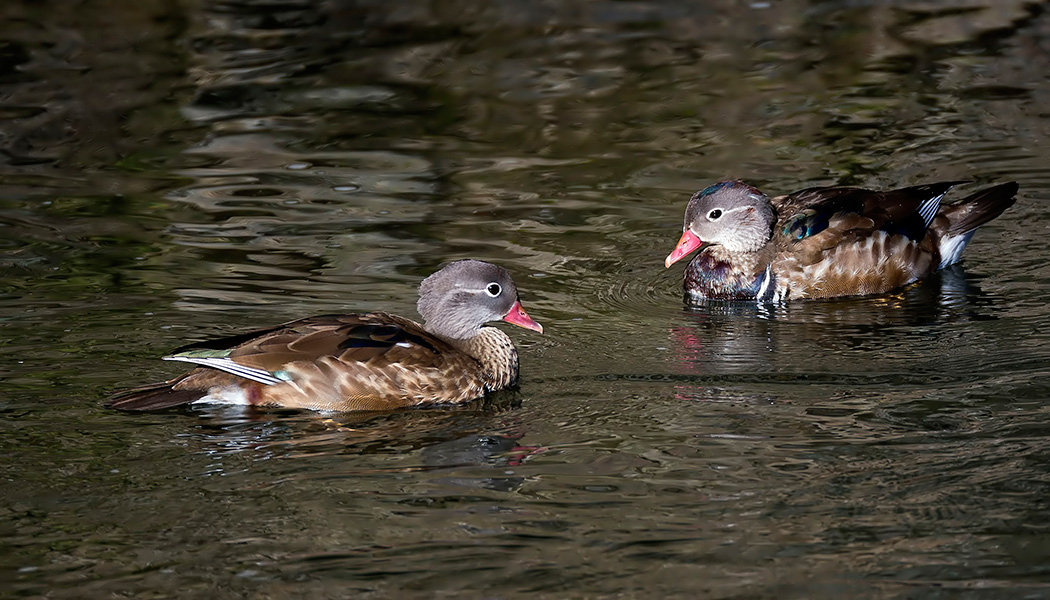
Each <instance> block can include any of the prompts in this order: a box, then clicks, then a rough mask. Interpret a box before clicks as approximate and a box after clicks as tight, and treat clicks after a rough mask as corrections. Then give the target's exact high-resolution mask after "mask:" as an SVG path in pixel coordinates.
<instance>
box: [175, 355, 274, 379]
mask: <svg viewBox="0 0 1050 600" xmlns="http://www.w3.org/2000/svg"><path fill="white" fill-rule="evenodd" d="M164 360H175V361H179V362H188V363H193V364H195V365H201V366H205V367H211V368H213V369H218V370H220V371H225V372H227V373H230V374H232V375H236V376H238V377H243V378H245V379H250V380H252V381H257V382H259V383H264V384H266V385H274V384H276V383H281V380H280V379H277V378H276V377H274V376H273V374H271V373H270V372H269V371H264V370H262V369H256V368H254V367H247V366H245V365H242V364H238V363H235V362H233V361H232V360H230V359H228V358H218V357H201V358H194V357H190V356H165V357H164Z"/></svg>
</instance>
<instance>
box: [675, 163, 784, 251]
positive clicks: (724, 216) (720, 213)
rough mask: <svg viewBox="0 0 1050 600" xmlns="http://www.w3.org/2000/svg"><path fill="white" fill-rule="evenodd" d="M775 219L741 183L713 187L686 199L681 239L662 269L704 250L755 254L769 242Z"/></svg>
mask: <svg viewBox="0 0 1050 600" xmlns="http://www.w3.org/2000/svg"><path fill="white" fill-rule="evenodd" d="M775 218H776V216H775V213H774V211H773V205H772V204H771V203H770V201H769V198H768V197H767V196H766V195H765V194H763V193H762V192H760V191H759V190H758V189H756V188H753V187H751V186H750V185H747V184H746V183H744V182H742V181H723V182H721V183H716V184H715V185H712V186H711V187H709V188H707V189H705V190H702V191H699V192H697V193H695V194H693V197H692V198H690V199H689V204H688V205H686V208H685V225H684V226H683V228H682V229H683V231H682V238H681V239H680V240H678V245H676V246H675V249H674V250H673V251H672V252H671V253H670V254H669V255H667V259H666V260H664V266H665V267H670V266H671V265H672V264H674V263H676V262H678V261H679V260H681V259H682V258H684V257H685V256H687V255H688V254H689V253H691V252H693V251H694V250H697V249H699V248H702V247H705V246H712V245H720V246H722V247H724V248H725V249H726V250H728V251H730V252H755V251H757V250H759V249H761V248H762V247H763V246H764V245H765V244H766V242H768V241H769V238H770V235H771V232H772V227H773V221H774V220H775Z"/></svg>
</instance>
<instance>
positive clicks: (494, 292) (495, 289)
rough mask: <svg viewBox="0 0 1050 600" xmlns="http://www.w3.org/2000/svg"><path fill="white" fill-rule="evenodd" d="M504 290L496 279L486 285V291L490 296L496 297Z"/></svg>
mask: <svg viewBox="0 0 1050 600" xmlns="http://www.w3.org/2000/svg"><path fill="white" fill-rule="evenodd" d="M502 291H503V288H501V287H500V286H499V284H498V283H496V282H495V281H493V282H492V283H490V284H488V285H487V286H486V287H485V293H486V294H488V295H489V296H492V297H493V298H495V297H496V296H499V295H500V293H501V292H502Z"/></svg>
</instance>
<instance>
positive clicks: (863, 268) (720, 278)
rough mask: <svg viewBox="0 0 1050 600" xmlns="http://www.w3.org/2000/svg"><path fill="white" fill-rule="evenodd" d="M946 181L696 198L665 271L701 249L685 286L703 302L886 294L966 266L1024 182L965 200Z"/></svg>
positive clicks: (720, 186) (708, 193)
mask: <svg viewBox="0 0 1050 600" xmlns="http://www.w3.org/2000/svg"><path fill="white" fill-rule="evenodd" d="M959 183H963V182H957V181H947V182H939V183H931V184H927V185H918V186H913V187H906V188H900V189H895V190H888V191H874V190H867V189H862V188H856V187H816V188H808V189H804V190H800V191H797V192H794V193H791V194H787V195H784V196H777V197H775V198H770V197H768V196H766V195H765V194H763V193H762V192H761V191H759V190H758V189H757V188H754V187H752V186H750V185H748V184H746V183H744V182H742V181H723V182H721V183H717V184H715V185H712V186H711V187H708V188H707V189H704V190H702V191H700V192H697V193H696V194H694V195H693V196H692V198H690V200H689V204H688V205H687V206H686V210H685V225H684V227H683V233H682V237H681V239H680V240H679V241H678V244H677V246H675V249H674V250H673V251H672V252H671V254H670V255H668V256H667V259H666V260H665V261H664V264H665V266H667V267H670V266H671V265H672V264H673V263H675V262H677V261H679V260H681V259H682V258H684V257H686V256H687V255H689V254H690V253H692V252H694V251H697V254H696V256H695V257H694V258H693V259H692V260H691V261H690V262H689V265H688V266H687V267H686V271H685V279H684V283H683V286H684V288H685V292H686V294H687V295H688V296H689V297H690V299H692V300H694V301H701V300H751V301H757V302H776V303H778V302H784V301H787V300H796V299H804V298H818V299H827V298H840V297H846V296H867V295H872V294H882V293H885V292H888V291H891V290H894V289H897V288H900V287H902V286H905V285H907V284H909V283H913V282H915V281H918V280H919V279H922V278H923V277H926V276H927V275H929V274H931V273H933V272H934V271H936V270H938V269H942V268H944V267H947V266H949V265H951V264H954V263H955V262H957V261H958V260H959V257H960V256H961V255H962V251H963V249H964V248H965V247H966V244H967V243H969V241H970V239H971V238H972V237H973V234H974V231H975V230H976V229H977V228H978V227H980V226H981V225H984V224H985V223H987V222H989V221H991V220H992V219H994V218H996V217H998V216H999V215H1001V214H1002V213H1003V211H1005V210H1006V209H1007V208H1009V207H1010V206H1012V205H1013V204H1014V201H1015V197H1014V196H1015V195H1016V194H1017V189H1018V188H1017V184H1016V183H1014V182H1009V183H1001V184H998V185H995V186H992V187H989V188H985V189H983V190H981V191H979V192H976V193H974V194H972V195H970V196H967V197H966V198H964V199H962V200H961V201H959V202H956V203H953V204H943V203H942V202H941V200H942V199H943V198H944V196H945V194H947V192H948V191H949V190H950V189H951V188H952V187H954V186H955V185H957V184H959Z"/></svg>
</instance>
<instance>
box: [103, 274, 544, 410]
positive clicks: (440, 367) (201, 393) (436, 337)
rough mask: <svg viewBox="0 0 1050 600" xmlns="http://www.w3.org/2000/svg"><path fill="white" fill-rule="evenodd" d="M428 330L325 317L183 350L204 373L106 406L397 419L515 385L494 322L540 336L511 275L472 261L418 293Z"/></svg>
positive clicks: (510, 355)
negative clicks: (209, 406)
mask: <svg viewBox="0 0 1050 600" xmlns="http://www.w3.org/2000/svg"><path fill="white" fill-rule="evenodd" d="M418 308H419V311H420V314H421V315H422V316H423V318H424V320H425V323H426V324H425V325H420V324H419V323H416V322H414V321H412V320H409V319H406V318H403V317H399V316H396V315H391V314H388V313H382V312H374V313H367V314H350V315H321V316H315V317H308V318H305V319H300V320H298V321H292V322H290V323H285V324H284V325H279V326H277V327H273V328H270V329H265V330H260V331H254V332H251V333H247V334H242V335H237V336H233V337H228V338H223V339H220V340H213V341H208V342H201V343H197V344H192V345H189V346H185V347H183V348H180V349H179V350H177V351H176V352H175V353H173V354H172V355H170V356H167V357H165V358H166V359H167V360H176V361H183V362H190V363H194V364H198V365H201V366H198V367H197V368H195V369H193V370H192V371H189V372H188V373H185V374H183V375H180V376H179V377H176V378H175V379H172V380H170V381H167V382H164V383H158V384H153V385H147V386H143V387H140V388H135V389H131V390H126V391H124V392H121V393H118V394H117V395H115V396H114V397H113V398H112V399H111V400H110V402H109V403H108V405H109V406H110V407H112V408H117V409H122V410H149V409H157V408H166V407H169V406H175V405H179V404H186V403H189V402H196V401H209V402H220V403H229V404H247V405H257V406H282V407H290V408H309V409H318V410H340V411H346V410H389V409H394V408H402V407H408V406H422V405H427V404H443V403H459V402H466V401H469V400H473V399H475V398H478V397H480V396H483V395H484V394H485V393H487V392H490V391H495V390H500V389H503V388H506V387H508V386H511V385H514V383H515V382H516V381H517V378H518V354H517V350H516V349H515V348H514V344H513V343H512V342H511V340H510V338H509V337H508V336H507V335H506V334H505V333H503V332H502V331H500V330H499V329H496V328H494V327H483V325H484V324H485V323H487V322H489V321H493V320H498V319H502V320H505V321H508V322H510V323H513V324H515V325H518V326H521V327H525V328H527V329H532V330H535V331H539V332H542V331H543V328H542V327H541V326H540V325H539V324H538V323H536V322H535V321H533V320H532V319H531V318H530V317H529V316H528V315H527V314H526V313H525V311H524V309H523V308H522V307H521V303H520V302H519V301H518V292H517V289H516V288H515V286H514V282H513V281H512V280H511V277H510V274H508V273H507V271H506V270H504V269H502V268H500V267H497V266H495V265H492V264H489V263H485V262H481V261H475V260H464V261H456V262H453V263H450V264H448V265H447V266H445V267H444V268H443V269H441V270H440V271H438V272H437V273H435V274H433V275H431V276H430V277H428V278H426V279H425V280H424V281H423V283H421V284H420V299H419V303H418Z"/></svg>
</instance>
